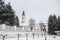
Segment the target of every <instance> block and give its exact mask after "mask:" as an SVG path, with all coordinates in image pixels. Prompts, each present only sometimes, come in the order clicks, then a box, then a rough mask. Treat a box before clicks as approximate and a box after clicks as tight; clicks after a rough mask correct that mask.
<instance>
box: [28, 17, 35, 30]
mask: <svg viewBox="0 0 60 40" xmlns="http://www.w3.org/2000/svg"><path fill="white" fill-rule="evenodd" d="M29 25H30V30H31V31H32V30H33V26H34V25H35V19H33V18H31V19H30V20H29Z"/></svg>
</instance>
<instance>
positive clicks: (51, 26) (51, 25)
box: [48, 15, 57, 34]
mask: <svg viewBox="0 0 60 40" xmlns="http://www.w3.org/2000/svg"><path fill="white" fill-rule="evenodd" d="M56 30H57V18H56V15H53V16H52V15H50V16H49V20H48V33H49V34H55V31H56Z"/></svg>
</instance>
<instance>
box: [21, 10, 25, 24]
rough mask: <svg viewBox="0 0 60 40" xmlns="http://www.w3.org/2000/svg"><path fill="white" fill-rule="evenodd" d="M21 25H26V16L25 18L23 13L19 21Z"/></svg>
mask: <svg viewBox="0 0 60 40" xmlns="http://www.w3.org/2000/svg"><path fill="white" fill-rule="evenodd" d="M21 23H22V25H23V24H25V23H26V16H25V11H23V13H22V20H21Z"/></svg>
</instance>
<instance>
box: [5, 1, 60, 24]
mask: <svg viewBox="0 0 60 40" xmlns="http://www.w3.org/2000/svg"><path fill="white" fill-rule="evenodd" d="M8 2H11V5H12V7H13V9H14V11H15V13H16V15H18V16H19V20H21V14H22V11H23V10H24V11H25V14H26V20H27V22H28V21H29V19H30V18H34V19H35V20H36V21H37V22H39V21H40V20H41V21H43V22H44V23H46V22H47V21H48V17H49V15H51V14H56V15H57V16H58V15H60V0H5V3H6V4H7V3H8Z"/></svg>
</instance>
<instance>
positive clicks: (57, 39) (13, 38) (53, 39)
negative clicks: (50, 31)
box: [0, 35, 60, 40]
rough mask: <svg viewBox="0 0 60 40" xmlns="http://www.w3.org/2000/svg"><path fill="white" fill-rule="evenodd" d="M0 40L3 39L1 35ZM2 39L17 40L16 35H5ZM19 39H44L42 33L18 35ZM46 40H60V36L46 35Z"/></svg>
mask: <svg viewBox="0 0 60 40" xmlns="http://www.w3.org/2000/svg"><path fill="white" fill-rule="evenodd" d="M0 40H3V39H2V37H0ZM4 40H18V36H17V35H14V36H6V37H5V39H4ZM19 40H45V37H44V35H39V36H38V35H35V36H34V38H33V35H28V37H26V35H20V37H19ZM46 40H60V36H55V37H54V36H53V35H50V36H49V35H46Z"/></svg>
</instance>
